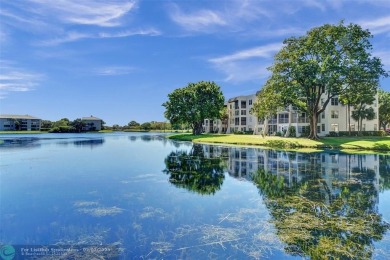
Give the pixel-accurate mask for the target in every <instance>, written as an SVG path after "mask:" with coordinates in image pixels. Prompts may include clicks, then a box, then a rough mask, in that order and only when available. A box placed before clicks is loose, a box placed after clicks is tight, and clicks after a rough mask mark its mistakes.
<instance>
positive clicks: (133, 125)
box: [127, 120, 141, 128]
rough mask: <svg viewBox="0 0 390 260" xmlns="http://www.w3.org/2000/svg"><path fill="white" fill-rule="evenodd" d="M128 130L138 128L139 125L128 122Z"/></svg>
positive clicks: (134, 122)
mask: <svg viewBox="0 0 390 260" xmlns="http://www.w3.org/2000/svg"><path fill="white" fill-rule="evenodd" d="M127 125H128V126H129V127H130V128H139V127H140V126H141V125H140V124H139V123H137V122H136V121H134V120H133V121H130V122H129V123H128V124H127Z"/></svg>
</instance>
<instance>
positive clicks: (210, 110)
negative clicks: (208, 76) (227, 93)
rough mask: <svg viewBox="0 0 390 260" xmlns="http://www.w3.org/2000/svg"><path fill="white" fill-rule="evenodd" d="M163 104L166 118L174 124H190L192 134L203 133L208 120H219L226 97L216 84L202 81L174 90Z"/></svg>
mask: <svg viewBox="0 0 390 260" xmlns="http://www.w3.org/2000/svg"><path fill="white" fill-rule="evenodd" d="M168 98H169V100H168V101H167V102H165V103H164V104H163V106H164V107H165V109H166V111H165V117H166V118H167V119H168V120H169V121H170V122H171V123H172V124H189V125H190V127H191V129H192V133H193V134H194V135H198V134H201V133H202V124H203V122H204V120H205V119H206V118H219V117H220V111H221V110H222V109H223V105H224V97H223V94H222V91H221V89H220V87H219V86H218V85H217V84H215V83H214V82H207V81H200V82H198V83H189V84H188V85H187V86H186V87H183V88H179V89H176V90H174V91H173V92H172V93H170V94H169V95H168Z"/></svg>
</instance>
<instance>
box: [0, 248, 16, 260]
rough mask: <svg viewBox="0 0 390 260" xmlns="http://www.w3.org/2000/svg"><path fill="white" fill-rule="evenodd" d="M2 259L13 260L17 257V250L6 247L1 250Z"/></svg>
mask: <svg viewBox="0 0 390 260" xmlns="http://www.w3.org/2000/svg"><path fill="white" fill-rule="evenodd" d="M0 257H1V259H2V260H12V259H14V257H15V248H14V247H13V246H10V245H5V246H2V247H1V248H0Z"/></svg>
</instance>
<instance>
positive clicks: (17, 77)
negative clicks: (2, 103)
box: [0, 61, 44, 98]
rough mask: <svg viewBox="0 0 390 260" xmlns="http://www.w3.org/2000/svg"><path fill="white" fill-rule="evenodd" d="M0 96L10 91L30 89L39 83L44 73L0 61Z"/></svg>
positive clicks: (4, 95)
mask: <svg viewBox="0 0 390 260" xmlns="http://www.w3.org/2000/svg"><path fill="white" fill-rule="evenodd" d="M0 71H1V74H0V98H5V97H6V96H7V95H8V93H10V92H15V91H17V92H20V91H30V90H33V89H35V87H36V86H38V85H39V82H40V81H41V80H42V79H43V78H44V75H42V74H39V73H36V72H32V71H27V70H24V69H22V68H18V67H15V66H14V64H12V63H11V62H7V61H0Z"/></svg>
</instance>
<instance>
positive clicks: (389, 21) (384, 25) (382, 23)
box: [358, 16, 390, 34]
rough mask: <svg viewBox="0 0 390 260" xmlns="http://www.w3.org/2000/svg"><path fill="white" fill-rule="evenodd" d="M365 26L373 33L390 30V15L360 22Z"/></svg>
mask: <svg viewBox="0 0 390 260" xmlns="http://www.w3.org/2000/svg"><path fill="white" fill-rule="evenodd" d="M358 24H360V25H361V26H362V27H363V28H368V29H369V30H370V32H371V33H373V34H381V33H389V32H390V16H384V17H380V18H377V19H374V20H365V21H360V22H358Z"/></svg>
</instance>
